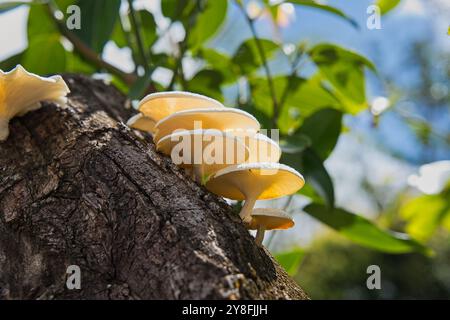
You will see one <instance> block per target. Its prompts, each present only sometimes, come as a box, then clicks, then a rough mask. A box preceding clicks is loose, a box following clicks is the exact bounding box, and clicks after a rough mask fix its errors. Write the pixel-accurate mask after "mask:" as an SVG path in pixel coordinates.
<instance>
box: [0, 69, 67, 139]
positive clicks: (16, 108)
mask: <svg viewBox="0 0 450 320" xmlns="http://www.w3.org/2000/svg"><path fill="white" fill-rule="evenodd" d="M69 92H70V90H69V88H68V87H67V85H66V83H65V82H64V80H63V78H62V77H61V76H52V77H49V78H43V77H40V76H38V75H35V74H33V73H29V72H28V71H26V70H25V69H24V68H23V67H22V66H21V65H18V66H17V67H15V68H14V69H13V70H11V71H10V72H3V71H2V70H0V141H4V140H6V139H7V138H8V135H9V125H8V124H9V121H10V120H11V119H12V118H14V117H16V116H22V115H24V114H26V113H27V112H30V111H33V110H36V109H39V108H40V107H41V102H42V101H50V102H54V103H57V104H60V105H63V104H65V103H66V101H67V100H66V95H67V94H68V93H69Z"/></svg>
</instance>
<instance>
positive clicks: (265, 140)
mask: <svg viewBox="0 0 450 320" xmlns="http://www.w3.org/2000/svg"><path fill="white" fill-rule="evenodd" d="M242 139H243V140H244V141H245V145H246V147H247V148H248V149H249V151H250V156H249V158H248V160H247V162H249V163H253V162H278V161H280V157H281V148H280V146H279V145H278V143H276V142H275V141H274V140H272V139H270V138H269V137H267V136H265V135H263V134H261V133H257V134H255V135H249V136H243V137H242Z"/></svg>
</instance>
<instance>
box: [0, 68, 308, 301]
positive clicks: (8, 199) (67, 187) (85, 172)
mask: <svg viewBox="0 0 450 320" xmlns="http://www.w3.org/2000/svg"><path fill="white" fill-rule="evenodd" d="M65 80H66V82H67V83H68V85H69V87H70V88H71V91H72V92H71V94H70V96H69V101H68V104H67V106H66V107H63V108H58V107H56V106H55V105H53V104H50V103H44V105H43V107H42V108H41V109H39V110H37V111H35V112H32V113H29V114H27V115H25V116H24V117H21V118H16V119H13V121H12V122H11V124H10V128H11V133H10V136H9V138H8V140H7V141H5V142H3V143H0V299H207V298H210V299H307V296H306V295H305V293H304V292H303V291H302V289H301V288H300V287H299V286H298V285H297V284H296V283H295V282H294V281H293V280H292V279H291V278H289V276H288V275H287V274H286V272H285V271H284V270H283V269H282V268H281V267H280V266H279V265H278V264H277V263H276V262H275V261H274V259H273V258H272V257H271V255H270V254H269V253H268V252H267V251H266V250H265V249H263V248H261V247H258V246H256V245H255V243H254V239H253V237H252V236H251V235H250V234H249V233H248V231H247V230H246V229H245V228H244V226H243V225H242V223H241V222H240V219H239V217H238V216H237V215H236V214H235V213H233V212H232V210H231V208H230V207H229V206H228V205H227V204H226V202H225V201H223V199H220V198H219V197H217V196H215V195H213V194H211V193H209V192H208V191H207V190H205V189H204V188H203V187H201V186H199V185H198V184H196V183H195V182H193V181H192V180H190V179H189V178H188V177H187V176H185V175H184V173H183V172H182V171H181V170H180V169H179V168H177V167H176V166H175V165H173V164H172V163H171V161H170V158H169V157H165V156H162V155H160V154H158V153H157V152H156V151H155V147H154V144H153V143H152V141H151V138H150V137H148V136H145V135H143V134H142V133H138V132H132V131H130V130H129V129H128V128H127V127H126V126H125V125H124V124H123V122H125V121H126V119H128V117H130V116H131V115H132V113H133V112H132V110H131V109H129V108H128V109H127V108H126V107H125V106H126V100H125V98H124V97H123V96H122V95H121V94H120V93H119V92H118V91H117V90H116V89H115V88H113V87H111V86H107V85H105V84H103V83H102V82H100V81H96V80H92V79H89V78H86V77H83V76H79V75H67V76H65ZM70 265H77V266H79V267H80V270H81V289H79V290H78V289H73V290H70V289H68V288H67V286H66V280H67V277H68V275H67V274H66V271H67V268H68V266H70Z"/></svg>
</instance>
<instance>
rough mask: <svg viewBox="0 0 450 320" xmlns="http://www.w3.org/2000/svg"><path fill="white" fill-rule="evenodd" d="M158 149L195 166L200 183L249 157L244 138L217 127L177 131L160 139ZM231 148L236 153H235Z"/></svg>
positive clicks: (189, 165)
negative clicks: (230, 154) (242, 139)
mask: <svg viewBox="0 0 450 320" xmlns="http://www.w3.org/2000/svg"><path fill="white" fill-rule="evenodd" d="M231 148H232V149H231ZM156 150H158V151H159V152H161V153H164V154H166V155H170V156H171V157H172V161H173V162H174V163H175V164H177V165H179V166H181V167H182V168H187V169H192V170H193V173H194V176H195V177H196V178H197V181H198V182H200V183H203V182H204V181H205V180H206V179H207V178H208V177H209V176H210V175H211V174H213V173H215V172H216V171H218V170H220V169H223V168H225V167H227V166H230V165H233V164H238V163H242V162H245V161H246V160H247V159H248V157H249V151H248V149H247V148H246V147H245V145H244V143H243V142H242V141H241V139H239V138H238V137H235V136H233V135H231V134H229V133H226V132H222V131H219V130H214V129H208V130H205V129H197V130H181V131H177V132H174V133H172V134H170V135H168V136H165V137H163V138H162V139H160V140H159V141H158V143H157V145H156ZM229 152H230V153H231V152H232V153H233V154H232V156H229V154H228V153H229Z"/></svg>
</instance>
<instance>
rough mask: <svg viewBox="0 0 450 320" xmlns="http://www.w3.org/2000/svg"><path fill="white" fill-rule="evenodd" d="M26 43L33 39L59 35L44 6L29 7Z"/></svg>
mask: <svg viewBox="0 0 450 320" xmlns="http://www.w3.org/2000/svg"><path fill="white" fill-rule="evenodd" d="M27 34H28V43H30V42H32V41H33V39H34V38H35V37H39V36H42V35H52V36H53V35H56V34H59V32H58V29H57V28H56V26H55V23H54V22H53V21H52V18H51V16H50V14H49V12H48V10H47V9H46V7H45V6H44V5H36V6H31V7H30V12H29V14H28V25H27Z"/></svg>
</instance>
